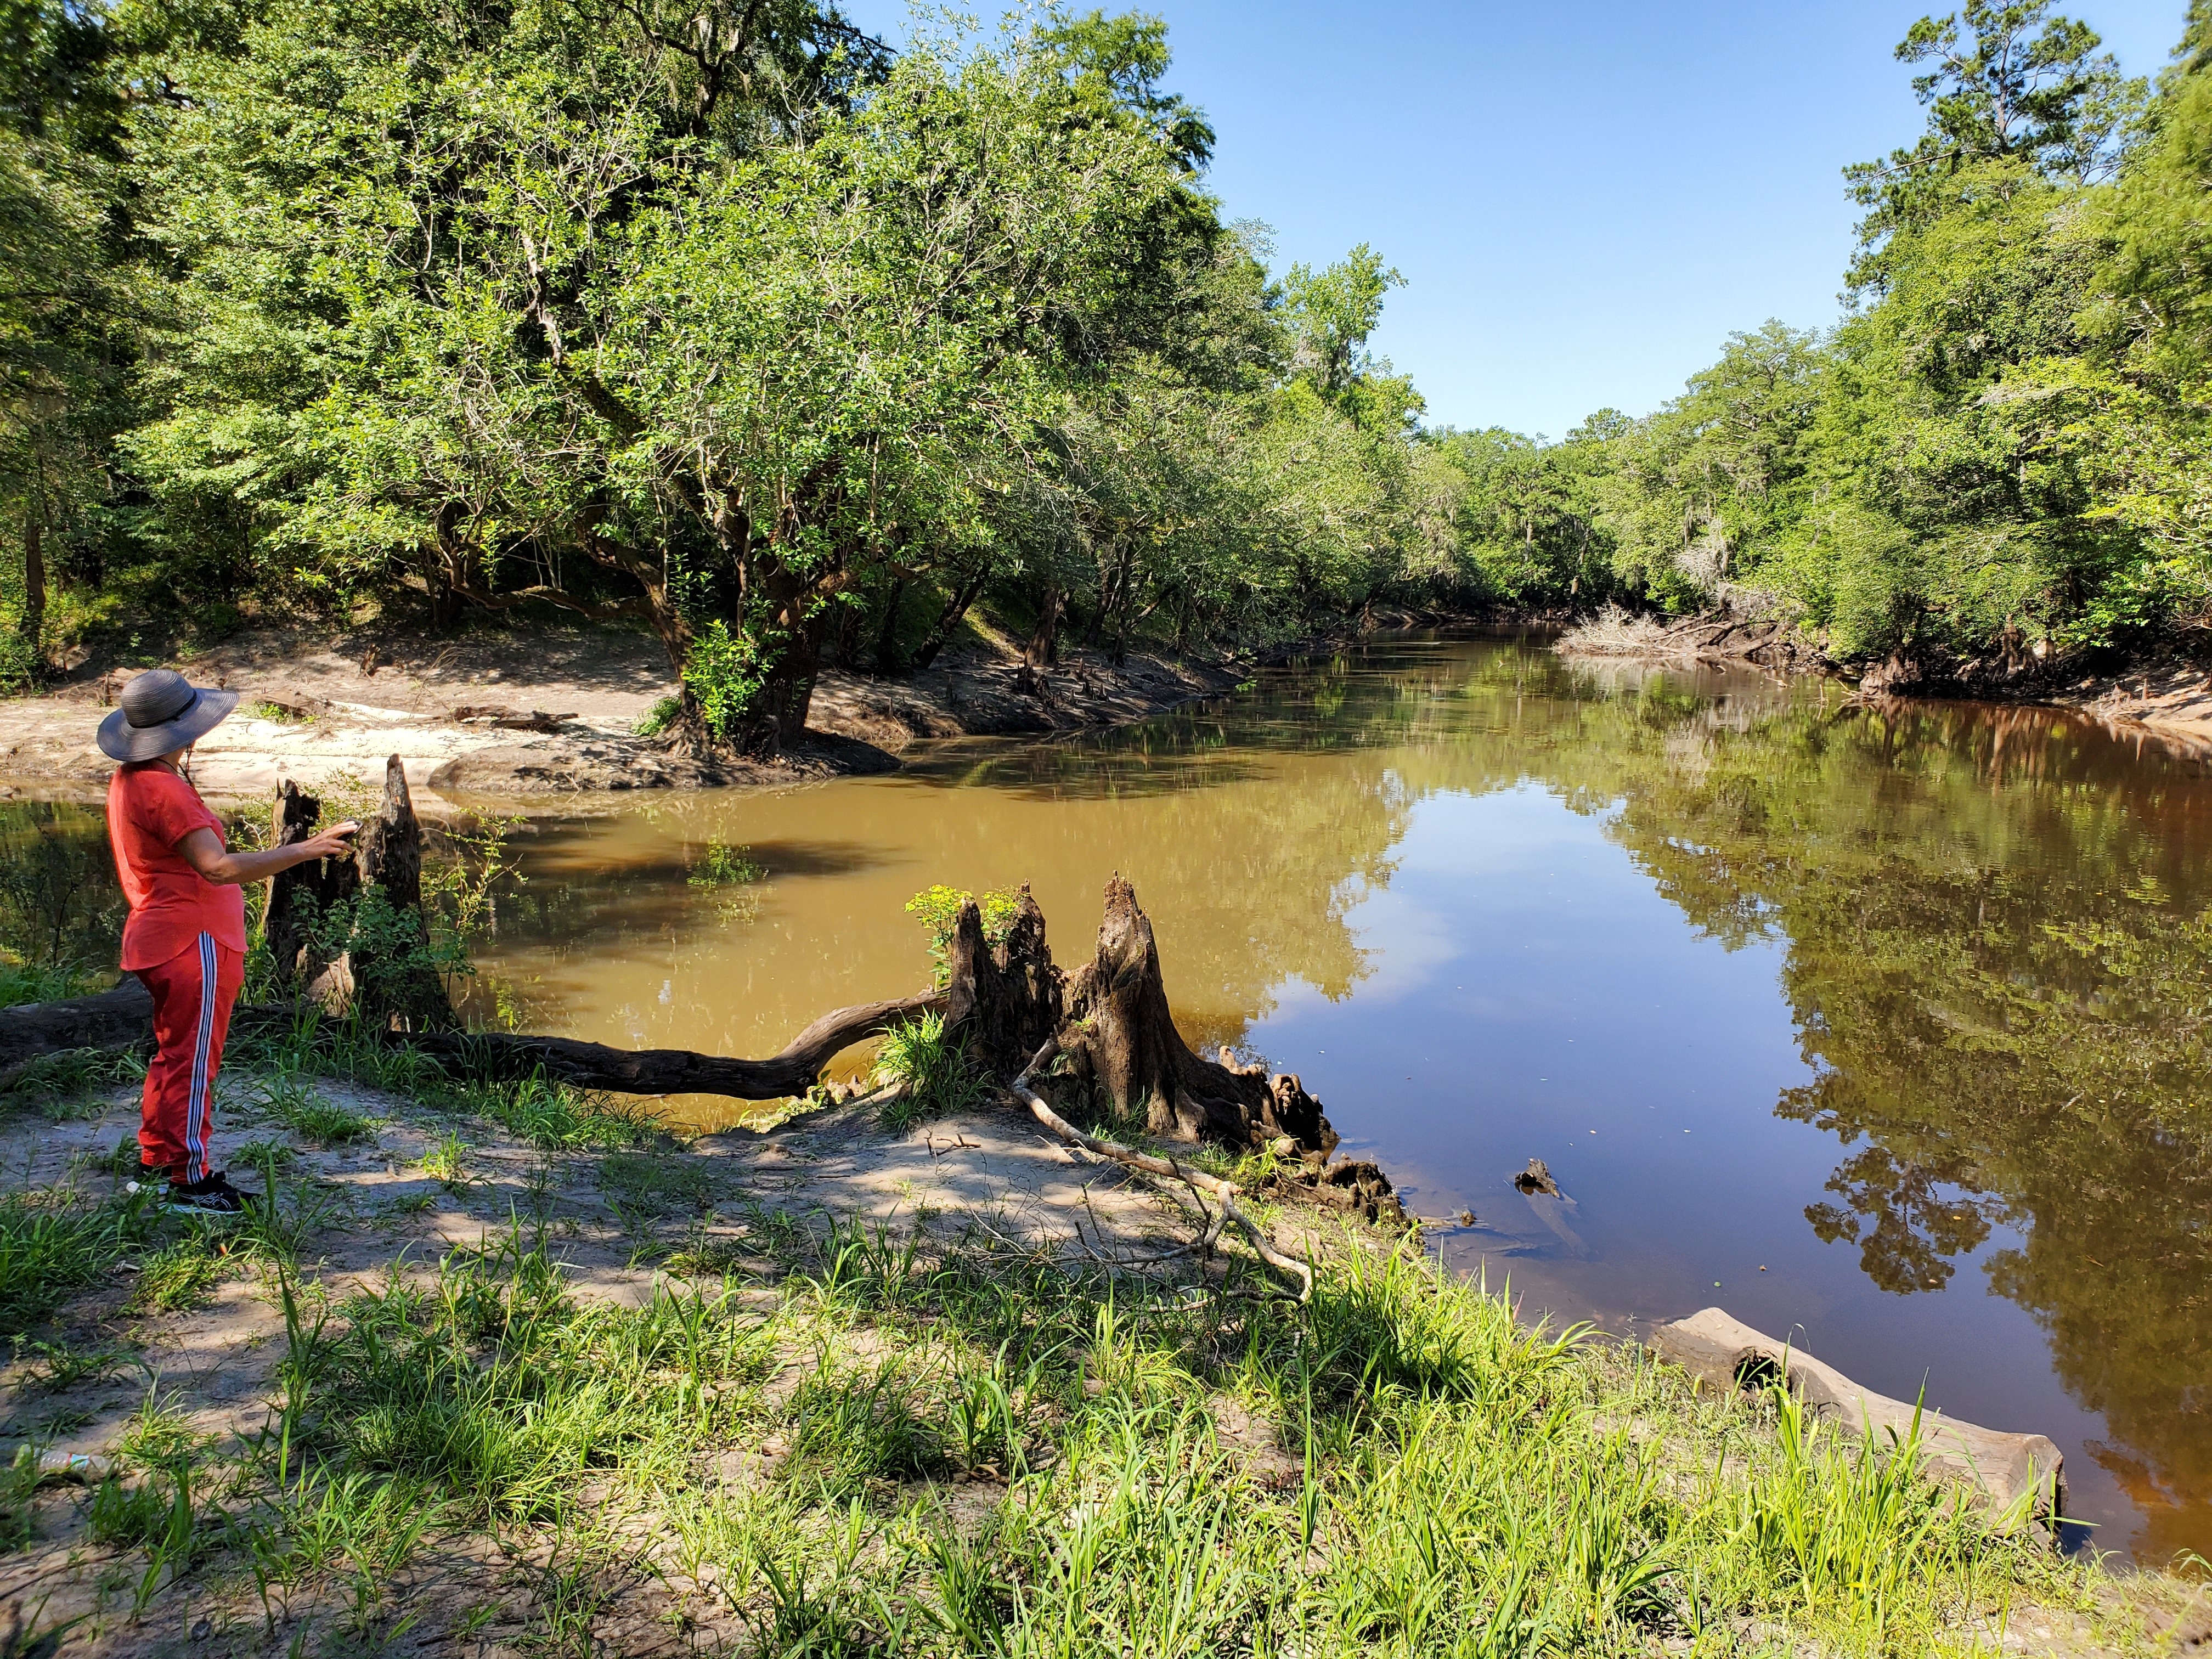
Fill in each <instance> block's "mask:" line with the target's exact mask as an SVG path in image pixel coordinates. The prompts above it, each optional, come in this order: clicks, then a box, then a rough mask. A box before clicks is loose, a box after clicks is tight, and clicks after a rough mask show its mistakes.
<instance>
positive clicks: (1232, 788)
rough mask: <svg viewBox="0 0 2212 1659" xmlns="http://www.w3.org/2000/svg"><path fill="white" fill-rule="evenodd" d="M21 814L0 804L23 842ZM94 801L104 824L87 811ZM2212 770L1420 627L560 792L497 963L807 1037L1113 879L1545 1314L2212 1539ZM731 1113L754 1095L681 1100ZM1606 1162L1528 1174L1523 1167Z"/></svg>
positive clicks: (1208, 1037) (1257, 1032)
mask: <svg viewBox="0 0 2212 1659" xmlns="http://www.w3.org/2000/svg"><path fill="white" fill-rule="evenodd" d="M4 810H6V811H10V812H11V813H12V814H14V816H15V823H14V825H13V828H12V829H11V832H10V833H12V834H14V835H16V836H20V835H21V833H22V832H23V830H24V829H25V828H26V827H27V818H26V817H25V815H26V813H37V812H45V811H47V810H48V809H37V808H25V807H21V806H17V807H15V808H10V809H4ZM87 827H88V826H87ZM2208 839H2212V775H2208V769H2207V768H2206V767H2205V766H2204V765H2203V764H2201V763H2198V762H2197V761H2195V760H2193V759H2191V758H2190V757H2185V756H2180V755H2177V754H2174V753H2171V752H2168V751H2166V750H2159V749H2155V748H2148V747H2145V746H2143V745H2140V744H2130V743H2127V742H2124V741H2122V740H2120V739H2118V738H2113V737H2112V736H2110V735H2108V734H2107V733H2106V732H2105V731H2104V730H2103V729H2101V728H2100V727H2098V726H2093V725H2091V724H2088V723H2087V722H2084V721H2081V720H2076V719H2075V718H2073V717H2071V716H2068V715H2064V714H2057V713H2054V712H2052V711H2050V710H2047V709H2020V708H1983V707H1974V706H1966V705H1956V704H1911V705H1894V706H1891V707H1887V708H1869V707H1865V706H1862V705H1858V704H1854V703H1851V702H1846V701H1845V700H1844V697H1843V696H1842V694H1841V693H1840V692H1839V691H1838V690H1836V689H1835V688H1834V687H1832V686H1829V685H1825V684H1818V683H1808V682H1801V683H1797V684H1790V685H1781V684H1775V683H1772V682H1770V681H1767V680H1765V679H1763V678H1756V677H1731V676H1721V675H1717V674H1707V673H1703V672H1699V673H1685V672H1675V671H1651V670H1623V669H1619V668H1612V667H1608V668H1606V669H1603V670H1601V671H1592V670H1590V669H1589V668H1585V667H1580V666H1576V665H1570V664H1567V663H1564V662H1562V661H1561V660H1560V659H1559V658H1557V657H1556V656H1554V655H1553V653H1550V652H1548V651H1547V650H1545V649H1543V648H1541V647H1534V646H1524V645H1520V644H1516V643H1511V642H1504V641H1393V642H1391V643H1389V644H1386V645H1382V646H1378V647H1374V648H1371V649H1369V650H1365V651H1363V652H1360V653H1352V654H1347V655H1345V656H1341V657H1339V658H1337V659H1334V660H1330V661H1326V662H1315V663H1311V664H1308V665H1302V666H1297V667H1292V668H1289V669H1285V670H1281V671H1274V672H1271V673H1270V674H1268V675H1267V676H1266V677H1264V678H1262V680H1261V682H1260V684H1258V685H1257V686H1256V687H1255V689H1254V690H1251V691H1249V692H1247V693H1245V694H1243V695H1241V696H1237V697H1236V698H1234V699H1231V700H1230V701H1229V702H1226V703H1225V704H1223V705H1218V706H1215V707H1212V708H1207V709H1204V710H1200V711H1196V712H1192V713H1188V714H1183V715H1180V716H1177V717H1174V718H1170V719H1167V720H1159V721H1156V722H1153V723H1152V724H1150V725H1147V726H1141V727H1137V728H1133V729H1130V730H1127V731H1125V732H1116V733H1114V734H1111V735H1108V736H1104V737H1100V738H1094V739H1090V740H1086V741H1083V742H1079V743H1061V744H1038V745H1034V746H1020V747H1009V746H1007V745H1006V744H959V745H953V746H950V747H947V748H945V749H942V750H938V751H936V752H935V753H934V754H933V755H932V756H930V757H927V758H926V759H924V760H922V761H921V762H920V763H916V764H914V765H910V766H909V767H908V769H906V770H904V771H902V772H901V773H898V774H896V775H890V776H887V777H881V778H872V779H854V780H847V781H839V782H836V783H831V784H827V785H823V786H820V787H811V788H805V789H798V790H793V791H789V792H786V793H776V794H727V795H723V794H700V795H689V796H670V797H665V798H660V799H652V800H647V801H641V802H635V803H632V804H630V805H627V806H626V807H624V808H623V809H622V810H619V811H613V812H611V813H608V814H605V815H602V816H597V817H575V818H569V819H539V820H538V821H536V823H534V824H533V825H532V826H531V829H530V832H529V833H528V834H527V835H526V837H525V838H524V839H523V841H522V842H521V845H522V847H523V853H522V860H521V866H522V870H523V873H524V875H525V877H526V880H525V881H524V883H523V884H520V886H515V887H511V888H509V889H507V890H505V891H503V892H502V893H501V895H500V896H499V899H498V917H497V925H496V930H495V937H494V939H493V942H492V944H491V945H490V946H489V948H488V949H486V950H485V951H483V952H481V953H480V958H479V961H480V967H481V969H482V970H483V971H482V975H481V978H480V979H479V981H477V985H476V987H474V989H473V992H472V994H473V995H474V996H476V997H477V998H478V999H479V1000H481V1002H482V1004H483V1009H482V1011H483V1012H487V1013H488V1012H490V1011H491V1008H492V1006H493V1004H494V1003H495V1001H503V1002H504V1003H505V1004H506V1005H507V1007H508V1009H509V1010H510V1011H513V1010H518V1009H519V1010H520V1011H521V1012H522V1013H523V1015H524V1020H525V1024H527V1025H528V1026H529V1027H530V1028H532V1029H536V1030H567V1031H569V1032H572V1033H573V1034H574V1035H577V1036H586V1037H592V1038H596V1039H599V1040H600V1041H604V1042H617V1043H624V1044H634V1045H650V1044H669V1045H680V1046H683V1047H687V1048H703V1049H718V1050H720V1051H722V1052H726V1053H732V1054H756V1053H766V1052H769V1050H771V1049H773V1048H775V1047H776V1046H777V1045H778V1044H779V1043H781V1042H782V1041H783V1040H784V1039H785V1038H786V1037H787V1036H789V1035H790V1033H791V1032H792V1031H793V1030H796V1029H797V1028H798V1027H799V1025H801V1024H804V1023H805V1021H806V1020H807V1019H809V1018H811V1017H812V1016H813V1015H814V1014H815V1013H817V1012H820V1011H821V1010H822V1009H823V1008H825V1007H829V1006H835V1005H837V1004H841V1003H848V1002H854V1001H859V1000H866V999H868V998H872V997H879V996H884V995H890V994H896V993H898V992H901V991H904V990H908V989H911V988H912V987H914V986H915V984H917V983H918V982H920V981H922V980H923V978H924V977H925V976H926V975H927V952H926V948H925V946H926V939H925V936H924V933H923V932H922V930H921V928H920V927H916V926H915V925H914V924H913V923H912V922H911V921H908V919H907V918H906V917H904V916H902V915H901V914H900V911H901V907H902V905H903V904H904V902H906V900H907V899H908V897H909V896H912V895H913V894H914V893H915V891H916V890H919V889H921V888H923V887H926V886H927V885H929V884H933V883H937V882H945V883H949V884H953V885H956V886H962V887H969V888H975V889H979V890H980V889H984V888H990V887H1002V886H1006V885H1010V884H1013V883H1016V882H1019V881H1028V882H1029V883H1030V884H1032V886H1033V888H1034V890H1035V891H1036V896H1037V897H1038V899H1039V902H1041V903H1042V906H1043V908H1044V912H1045V915H1047V917H1048V919H1049V921H1050V925H1051V927H1052V929H1053V933H1054V941H1055V944H1056V945H1057V949H1058V954H1059V956H1060V958H1061V960H1062V961H1063V962H1066V961H1069V960H1073V958H1075V957H1077V956H1079V955H1080V954H1082V953H1083V952H1085V951H1087V949H1088V934H1089V929H1090V928H1091V927H1092V926H1093V925H1094V924H1095V921H1096V919H1097V895H1098V890H1099V888H1100V886H1101V884H1102V883H1103V881H1104V879H1105V878H1106V876H1107V875H1108V874H1109V872H1114V871H1116V870H1118V871H1119V872H1121V873H1122V874H1124V875H1126V876H1127V877H1128V878H1130V879H1131V880H1133V882H1134V883H1135V884H1136V887H1137V890H1138V893H1139V896H1140V897H1141V899H1142V901H1143V902H1144V904H1145V906H1146V909H1147V910H1148V911H1149V912H1150V913H1151V914H1152V916H1153V918H1154V919H1155V922H1156V925H1157V927H1158V930H1159V934H1160V939H1161V946H1162V952H1163V958H1164V962H1165V963H1166V964H1167V967H1168V973H1169V987H1168V988H1169V991H1170V995H1171V997H1172V998H1173V1000H1174V1003H1175V1006H1176V1013H1177V1016H1178V1018H1179V1020H1180V1021H1181V1023H1182V1025H1183V1026H1184V1028H1185V1030H1184V1034H1185V1036H1187V1037H1188V1038H1189V1039H1190V1040H1191V1041H1192V1042H1194V1044H1199V1043H1213V1042H1232V1043H1237V1044H1240V1045H1242V1046H1243V1047H1244V1048H1247V1049H1249V1051H1251V1052H1253V1053H1255V1054H1261V1055H1264V1056H1265V1057H1266V1058H1267V1060H1269V1061H1270V1062H1271V1063H1272V1064H1273V1066H1277V1067H1278V1068H1280V1069H1284V1070H1288V1071H1292V1072H1296V1073H1299V1074H1300V1075H1301V1076H1302V1077H1303V1078H1304V1080H1305V1082H1306V1084H1307V1085H1308V1086H1309V1087H1310V1089H1312V1090H1313V1091H1314V1092H1315V1093H1316V1094H1317V1095H1318V1096H1320V1097H1321V1098H1322V1100H1323V1101H1324V1102H1325V1103H1326V1104H1327V1106H1328V1110H1329V1114H1330V1116H1331V1118H1332V1120H1333V1121H1334V1123H1335V1124H1336V1126H1337V1127H1338V1128H1339V1129H1340V1131H1341V1132H1342V1133H1344V1134H1345V1136H1346V1144H1347V1148H1348V1149H1350V1150H1354V1151H1357V1152H1360V1153H1362V1154H1363V1155H1369V1156H1373V1157H1375V1158H1378V1159H1379V1160H1380V1161H1381V1162H1382V1163H1383V1164H1384V1166H1385V1167H1386V1168H1387V1169H1389V1171H1390V1172H1391V1174H1392V1175H1393V1176H1394V1177H1395V1178H1396V1179H1397V1180H1398V1181H1399V1182H1400V1185H1401V1190H1402V1191H1403V1193H1404V1195H1405V1197H1406V1200H1407V1206H1408V1208H1409V1209H1411V1210H1413V1211H1414V1212H1418V1213H1420V1214H1423V1215H1426V1216H1430V1217H1446V1216H1452V1217H1457V1216H1459V1215H1460V1214H1461V1212H1463V1211H1472V1212H1473V1213H1474V1224H1473V1225H1457V1226H1454V1227H1452V1228H1449V1229H1448V1230H1444V1231H1432V1232H1431V1238H1432V1239H1433V1240H1434V1242H1435V1243H1437V1246H1438V1247H1439V1248H1440V1249H1441V1250H1442V1251H1443V1254H1444V1255H1445V1257H1446V1259H1447V1260H1449V1261H1453V1262H1454V1263H1455V1264H1458V1265H1461V1266H1463V1267H1466V1268H1467V1269H1468V1270H1469V1271H1479V1272H1482V1273H1486V1274H1488V1275H1489V1276H1490V1279H1491V1280H1492V1283H1496V1282H1498V1280H1499V1279H1502V1278H1504V1277H1507V1276H1509V1275H1510V1279H1511V1283H1512V1285H1513V1288H1514V1291H1515V1292H1516V1295H1518V1296H1520V1297H1522V1298H1523V1300H1524V1310H1525V1311H1526V1312H1528V1314H1530V1315H1531V1316H1533V1315H1534V1313H1535V1312H1536V1311H1537V1310H1550V1311H1551V1312H1552V1313H1553V1315H1554V1316H1557V1317H1559V1318H1564V1319H1595V1320H1596V1321H1598V1322H1601V1323H1602V1324H1604V1325H1606V1326H1607V1327H1608V1328H1615V1329H1628V1328H1633V1326H1634V1325H1635V1323H1636V1322H1639V1321H1644V1320H1649V1319H1651V1318H1657V1317H1672V1316H1679V1315H1681V1314H1685V1313H1687V1312H1689V1311H1691V1310H1694V1309H1696V1308H1699V1307H1701V1306H1705V1305H1707V1304H1716V1303H1717V1304H1721V1305H1723V1306H1725V1307H1726V1308H1728V1309H1729V1311H1730V1312H1732V1313H1734V1314H1735V1315H1736V1316H1739V1317H1741V1318H1742V1319H1744V1320H1746V1321H1747V1322H1750V1323H1752V1324H1753V1325H1756V1326H1759V1327H1760V1328H1764V1329H1767V1330H1771V1331H1775V1332H1778V1333H1780V1332H1787V1333H1790V1334H1792V1335H1793V1336H1794V1337H1795V1338H1796V1340H1799V1341H1802V1343H1803V1344H1804V1345H1805V1346H1807V1347H1808V1349H1809V1350H1810V1351H1812V1352H1814V1353H1816V1354H1818V1355H1820V1356H1821V1357H1823V1358H1827V1359H1829V1360H1831V1361H1832V1362H1833V1363H1835V1364H1839V1365H1840V1366H1842V1367H1843V1368H1844V1370H1847V1371H1849V1372H1850V1374H1851V1375H1852V1376H1854V1377H1856V1378H1857V1379H1858V1380H1859V1381H1861V1382H1862V1383H1864V1384H1866V1385H1867V1386H1868V1387H1869V1388H1872V1389H1878V1390H1881V1392H1884V1393H1887V1394H1891V1395H1901V1396H1903V1397H1905V1398H1908V1399H1910V1398H1911V1397H1912V1396H1913V1395H1915V1393H1916V1392H1917V1390H1919V1389H1921V1387H1922V1386H1923V1383H1924V1384H1925V1388H1926V1395H1927V1399H1928V1401H1929V1404H1930V1405H1931V1406H1934V1407H1941V1408H1942V1409H1944V1410H1946V1411H1948V1412H1951V1413H1954V1414H1957V1415H1959V1416H1961V1417H1964V1418H1967V1419H1972V1420H1974V1421H1978V1422H1981V1423H1984V1424H1989V1425H1993V1426H1996V1427H2001V1428H2007V1429H2019V1430H2036V1431H2042V1432H2045V1433H2047V1434H2050V1435H2051V1437H2053V1438H2054V1439H2056V1440H2057V1441H2058V1442H2059V1443H2060V1445H2061V1447H2062V1448H2063V1450H2064V1452H2065V1454H2066V1457H2067V1463H2068V1471H2069V1483H2070V1486H2071V1490H2072V1507H2073V1509H2074V1511H2075V1513H2076V1515H2078V1516H2080V1517H2081V1519H2082V1520H2083V1521H2084V1522H2091V1523H2093V1524H2094V1527H2095V1532H2094V1534H2093V1538H2094V1541H2095V1543H2096V1544H2097V1545H2098V1546H2099V1547H2103V1548H2108V1549H2109V1548H2123V1549H2127V1550H2130V1551H2132V1552H2134V1553H2137V1554H2139V1555H2140V1556H2142V1557H2143V1558H2145V1559H2166V1558H2169V1557H2171V1556H2172V1555H2173V1554H2174V1553H2177V1552H2179V1551H2180V1550H2183V1549H2195V1550H2197V1551H2199V1552H2203V1553H2212V1387H2208V1385H2207V1382H2206V1379H2207V1378H2212V1288H2208V1286H2212V1097H2208V1090H2212V1063H2208V1055H2207V1053H2206V1026H2207V1018H2208V1014H2207V1002H2208V988H2212V973H2208V967H2207V950H2208V947H2212V861H2208V859H2207V857H2206V854H2207V852H2208V850H2212V848H2208V847H2207V842H2208ZM671 1110H673V1111H675V1112H676V1113H677V1114H678V1115H687V1114H688V1115H690V1116H691V1118H692V1121H696V1122H699V1123H701V1124H702V1126H703V1125H704V1124H705V1123H706V1122H708V1121H709V1116H710V1115H711V1116H712V1117H713V1119H714V1121H727V1115H728V1114H729V1112H730V1110H731V1105H730V1103H727V1102H715V1103H704V1102H700V1103H686V1102H671ZM1532 1157H1534V1158H1543V1159H1545V1160H1546V1161H1547V1164H1549V1165H1550V1167H1551V1169H1552V1170H1553V1174H1554V1175H1555V1176H1557V1177H1558V1179H1559V1182H1560V1185H1561V1186H1562V1188H1564V1189H1565V1193H1566V1194H1567V1195H1568V1197H1569V1198H1570V1199H1571V1200H1572V1201H1571V1203H1570V1204H1568V1205H1565V1206H1559V1205H1557V1204H1554V1203H1553V1202H1552V1201H1551V1200H1529V1199H1525V1198H1523V1197H1522V1195H1521V1194H1518V1193H1517V1192H1516V1191H1515V1189H1514V1188H1513V1186H1512V1184H1511V1179H1510V1177H1511V1176H1512V1174H1513V1172H1514V1171H1516V1170H1519V1169H1520V1168H1522V1166H1523V1164H1525V1163H1526V1161H1527V1160H1528V1158H1532Z"/></svg>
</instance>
